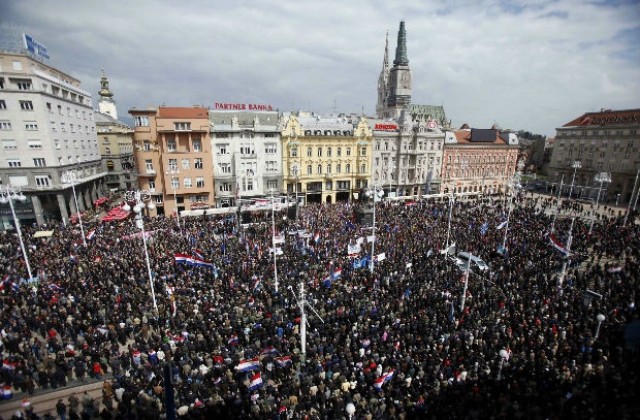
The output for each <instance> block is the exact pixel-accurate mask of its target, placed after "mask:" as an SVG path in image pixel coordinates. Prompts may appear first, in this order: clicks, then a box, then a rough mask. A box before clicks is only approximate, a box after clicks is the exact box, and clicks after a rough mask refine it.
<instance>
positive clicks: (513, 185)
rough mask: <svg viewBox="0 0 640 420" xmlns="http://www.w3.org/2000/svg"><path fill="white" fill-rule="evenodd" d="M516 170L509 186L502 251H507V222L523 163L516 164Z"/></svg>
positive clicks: (518, 185) (518, 184)
mask: <svg viewBox="0 0 640 420" xmlns="http://www.w3.org/2000/svg"><path fill="white" fill-rule="evenodd" d="M517 168H518V170H517V171H516V172H515V173H514V174H513V179H512V180H511V185H510V188H509V192H510V193H511V198H510V200H509V211H508V213H507V223H506V225H505V226H504V237H503V238H502V249H507V235H508V233H509V220H510V219H511V211H512V210H513V197H514V195H515V194H514V193H517V189H518V188H519V187H520V177H521V176H522V174H521V171H522V168H524V161H522V160H521V161H520V162H518V164H517Z"/></svg>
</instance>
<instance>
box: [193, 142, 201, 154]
mask: <svg viewBox="0 0 640 420" xmlns="http://www.w3.org/2000/svg"><path fill="white" fill-rule="evenodd" d="M192 143H193V151H194V152H202V140H200V139H195V140H193V141H192Z"/></svg>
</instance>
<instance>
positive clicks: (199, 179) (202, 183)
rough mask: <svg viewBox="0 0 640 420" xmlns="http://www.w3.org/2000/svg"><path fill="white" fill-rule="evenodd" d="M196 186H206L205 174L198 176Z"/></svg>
mask: <svg viewBox="0 0 640 420" xmlns="http://www.w3.org/2000/svg"><path fill="white" fill-rule="evenodd" d="M196 188H204V177H203V176H198V177H196Z"/></svg>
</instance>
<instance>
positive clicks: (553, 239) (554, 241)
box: [549, 235, 569, 256]
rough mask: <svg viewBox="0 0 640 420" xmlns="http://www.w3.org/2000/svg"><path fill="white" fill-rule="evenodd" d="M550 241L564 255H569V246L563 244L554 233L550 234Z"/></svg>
mask: <svg viewBox="0 0 640 420" xmlns="http://www.w3.org/2000/svg"><path fill="white" fill-rule="evenodd" d="M549 242H551V246H553V247H554V248H555V249H556V250H558V251H560V253H562V254H563V255H565V256H566V255H569V251H568V250H567V248H565V247H564V246H562V244H561V243H560V241H559V240H558V239H557V238H556V237H555V236H553V235H549Z"/></svg>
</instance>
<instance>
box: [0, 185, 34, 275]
mask: <svg viewBox="0 0 640 420" xmlns="http://www.w3.org/2000/svg"><path fill="white" fill-rule="evenodd" d="M13 200H17V201H22V202H24V201H26V200H27V197H25V196H24V194H22V192H20V190H19V189H17V188H13V187H10V186H5V185H0V203H2V204H7V203H9V208H10V209H11V216H12V217H13V223H14V224H15V227H16V231H17V232H18V240H19V241H20V248H21V249H22V257H23V258H24V263H25V265H26V266H27V273H28V274H29V280H31V279H32V278H33V275H32V274H31V265H30V264H29V256H28V255H27V249H26V248H25V247H24V241H23V240H22V228H21V227H20V220H18V218H17V217H16V211H15V209H14V208H13Z"/></svg>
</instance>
